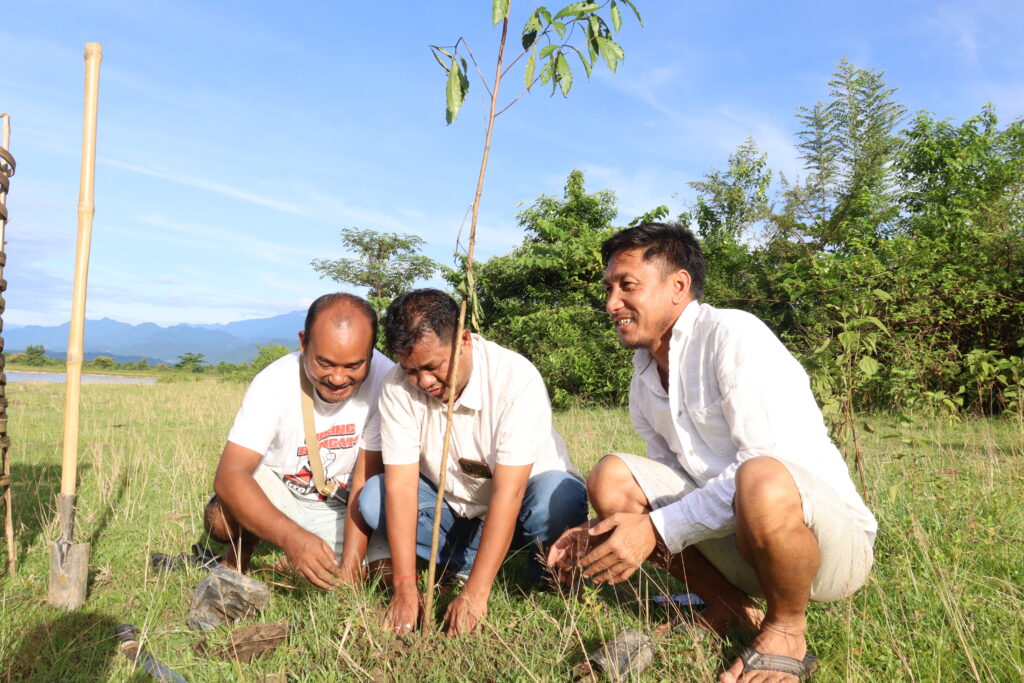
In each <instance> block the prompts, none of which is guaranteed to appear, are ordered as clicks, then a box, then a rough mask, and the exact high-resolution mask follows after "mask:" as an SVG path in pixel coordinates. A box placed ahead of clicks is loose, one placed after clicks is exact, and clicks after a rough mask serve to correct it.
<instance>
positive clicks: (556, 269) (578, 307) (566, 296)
mask: <svg viewBox="0 0 1024 683" xmlns="http://www.w3.org/2000/svg"><path fill="white" fill-rule="evenodd" d="M617 213H618V210H617V208H616V206H615V195H614V194H613V193H611V192H609V191H607V190H604V191H600V192H596V193H594V194H587V192H586V191H585V189H584V176H583V173H582V172H581V171H573V172H572V173H570V174H569V178H568V180H567V181H566V184H565V190H564V194H563V196H562V198H556V197H550V196H547V195H541V196H540V197H538V198H537V200H536V201H534V203H533V204H532V205H531V206H530V207H529V208H527V209H525V210H524V211H522V212H521V213H520V214H519V216H518V221H519V225H520V226H522V228H523V230H524V232H525V233H526V237H525V239H524V240H523V243H522V245H520V246H519V247H518V248H516V249H515V250H514V251H512V253H510V254H507V255H505V256H497V257H493V258H491V259H489V260H487V261H485V262H483V263H480V264H478V266H477V291H478V297H479V303H480V310H481V312H482V318H483V321H484V325H483V332H484V334H485V336H487V337H488V338H489V339H492V340H493V341H496V342H498V343H499V344H501V345H503V346H507V347H509V348H511V349H515V350H516V351H518V352H519V353H521V354H523V355H524V356H526V357H527V358H529V359H530V361H531V362H533V364H534V365H535V366H536V367H537V369H538V370H539V371H540V374H541V376H542V377H543V378H544V381H545V383H546V384H547V388H548V393H549V394H550V395H551V400H552V403H553V404H554V405H555V406H556V407H559V408H564V407H567V406H569V405H573V404H580V403H600V404H622V403H623V402H624V401H625V399H626V394H625V392H624V391H623V386H624V385H625V384H627V383H628V381H629V375H630V372H631V368H632V366H631V365H630V363H629V357H630V355H631V352H629V351H626V350H625V349H623V348H622V347H621V346H619V344H618V342H617V339H616V335H615V331H614V330H613V329H612V326H611V323H610V322H609V318H608V315H607V314H606V313H605V311H604V285H603V273H604V266H603V265H602V263H601V253H600V249H601V243H602V242H603V241H604V240H605V239H607V238H608V237H610V236H611V234H612V233H613V232H615V230H616V228H614V227H613V226H612V221H613V220H614V219H615V216H616V214H617ZM447 277H448V278H449V280H450V281H451V282H452V283H453V284H457V283H458V282H459V280H460V277H461V274H460V273H455V272H453V271H450V272H449V273H448V275H447Z"/></svg>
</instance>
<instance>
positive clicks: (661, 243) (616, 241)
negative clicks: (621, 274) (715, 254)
mask: <svg viewBox="0 0 1024 683" xmlns="http://www.w3.org/2000/svg"><path fill="white" fill-rule="evenodd" d="M626 249H643V254H642V256H643V259H644V261H648V262H650V261H653V260H655V259H657V260H658V261H659V262H660V264H661V272H662V275H665V276H667V275H668V274H669V273H673V272H675V271H677V270H685V271H686V272H687V273H689V274H690V292H691V293H692V294H693V298H694V299H698V300H699V299H700V298H701V297H702V296H704V277H705V274H706V272H707V267H706V266H705V264H704V252H703V250H701V248H700V242H698V241H697V238H696V237H694V236H693V233H692V232H690V230H689V229H688V228H685V227H683V226H682V225H680V224H679V223H654V222H651V223H641V224H640V225H637V226H635V227H632V228H626V229H625V230H622V231H621V232H617V233H615V234H614V235H612V236H611V237H609V238H608V239H607V240H605V242H604V244H602V245H601V259H602V260H603V261H604V265H605V267H607V266H608V262H609V261H611V260H612V257H613V256H615V254H617V253H619V252H620V251H624V250H626Z"/></svg>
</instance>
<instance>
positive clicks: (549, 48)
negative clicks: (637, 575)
mask: <svg viewBox="0 0 1024 683" xmlns="http://www.w3.org/2000/svg"><path fill="white" fill-rule="evenodd" d="M557 49H558V46H557V45H545V46H544V47H543V48H541V51H540V58H541V59H547V58H548V57H549V56H550V55H551V53H552V52H554V51H555V50H557Z"/></svg>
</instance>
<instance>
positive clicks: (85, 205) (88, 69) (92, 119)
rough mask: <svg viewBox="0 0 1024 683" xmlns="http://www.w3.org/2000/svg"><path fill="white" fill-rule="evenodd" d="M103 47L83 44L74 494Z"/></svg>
mask: <svg viewBox="0 0 1024 683" xmlns="http://www.w3.org/2000/svg"><path fill="white" fill-rule="evenodd" d="M102 60H103V47H102V46H101V45H100V44H99V43H86V44H85V113H84V121H83V126H82V172H81V182H80V184H79V186H78V248H77V250H76V251H75V281H74V289H73V293H72V299H71V330H70V332H69V334H68V354H67V394H66V399H65V402H64V454H63V458H62V459H61V479H60V492H61V494H63V495H74V493H75V484H76V479H77V474H78V404H79V393H80V389H81V384H82V339H83V337H84V336H85V292H86V288H87V285H88V280H89V246H90V244H91V242H92V217H93V213H94V211H95V209H94V206H93V178H94V175H95V171H96V104H97V100H98V96H99V85H100V62H101V61H102Z"/></svg>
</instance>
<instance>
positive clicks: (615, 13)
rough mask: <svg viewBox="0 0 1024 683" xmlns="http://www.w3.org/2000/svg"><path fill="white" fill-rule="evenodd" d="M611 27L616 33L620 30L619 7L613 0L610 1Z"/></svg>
mask: <svg viewBox="0 0 1024 683" xmlns="http://www.w3.org/2000/svg"><path fill="white" fill-rule="evenodd" d="M612 27H613V28H614V29H615V32H616V33H618V32H619V29H620V28H622V14H621V13H620V12H619V6H618V5H616V4H615V0H612Z"/></svg>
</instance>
